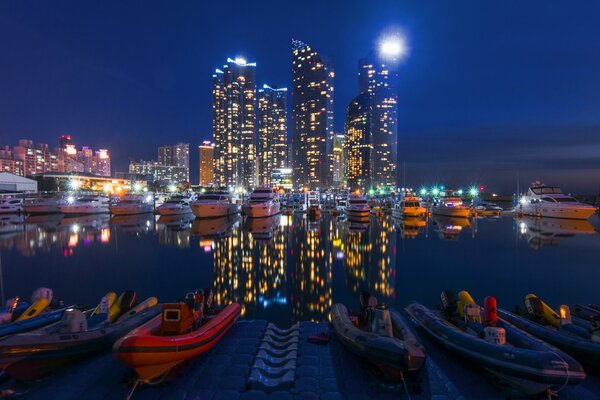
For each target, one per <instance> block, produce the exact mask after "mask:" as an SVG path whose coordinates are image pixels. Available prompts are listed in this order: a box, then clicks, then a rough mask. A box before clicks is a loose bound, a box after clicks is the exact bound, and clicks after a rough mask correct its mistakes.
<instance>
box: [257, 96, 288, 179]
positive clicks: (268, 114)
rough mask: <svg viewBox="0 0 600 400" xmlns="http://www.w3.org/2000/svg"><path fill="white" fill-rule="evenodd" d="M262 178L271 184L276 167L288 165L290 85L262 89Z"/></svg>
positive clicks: (259, 177) (260, 170)
mask: <svg viewBox="0 0 600 400" xmlns="http://www.w3.org/2000/svg"><path fill="white" fill-rule="evenodd" d="M257 147H258V155H257V161H258V182H259V183H260V184H263V185H270V184H271V175H272V173H273V171H274V170H275V169H281V168H287V147H288V145H287V88H280V89H277V88H272V87H270V86H268V85H264V86H263V88H262V89H259V90H258V146H257Z"/></svg>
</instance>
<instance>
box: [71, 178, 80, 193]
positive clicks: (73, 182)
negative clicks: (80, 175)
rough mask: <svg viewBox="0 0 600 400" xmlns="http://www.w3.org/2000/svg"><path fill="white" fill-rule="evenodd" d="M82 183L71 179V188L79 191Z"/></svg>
mask: <svg viewBox="0 0 600 400" xmlns="http://www.w3.org/2000/svg"><path fill="white" fill-rule="evenodd" d="M79 186H81V185H80V183H79V181H78V180H77V179H71V180H70V181H69V187H70V188H71V190H77V189H79Z"/></svg>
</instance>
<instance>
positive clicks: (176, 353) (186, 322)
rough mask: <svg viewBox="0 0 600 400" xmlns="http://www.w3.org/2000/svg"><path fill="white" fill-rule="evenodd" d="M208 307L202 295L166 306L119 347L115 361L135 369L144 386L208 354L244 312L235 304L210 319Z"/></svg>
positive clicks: (116, 350)
mask: <svg viewBox="0 0 600 400" xmlns="http://www.w3.org/2000/svg"><path fill="white" fill-rule="evenodd" d="M207 297H208V295H207ZM210 297H212V296H210ZM208 306H209V305H207V302H205V299H204V293H203V292H202V291H198V292H196V293H195V294H188V296H187V298H186V301H185V302H180V303H172V304H163V309H162V313H161V314H160V315H158V316H156V317H155V318H154V319H152V320H150V321H148V322H147V323H146V324H144V325H142V326H140V327H139V328H136V329H134V330H132V331H131V332H129V333H128V334H127V335H125V336H124V337H123V338H121V339H120V340H119V341H117V342H116V343H115V345H114V346H113V355H114V357H115V358H116V359H117V360H119V361H121V362H122V363H124V364H126V365H128V366H130V367H131V368H133V369H134V370H135V372H136V373H137V375H138V377H139V380H140V381H141V382H142V383H148V382H151V381H152V380H153V379H155V378H158V377H160V376H161V375H163V374H165V373H167V372H168V371H169V370H170V369H171V368H173V367H174V366H176V365H178V364H180V363H182V362H184V361H186V360H188V359H190V358H192V357H195V356H197V355H200V354H203V353H205V352H206V351H207V350H209V349H210V348H211V347H213V346H214V345H215V344H216V343H217V342H218V341H219V340H220V339H221V338H222V337H223V335H225V333H227V331H228V330H229V329H230V328H231V326H232V325H233V324H234V322H235V321H236V320H237V319H238V318H239V316H240V312H241V309H242V308H241V306H240V305H239V304H238V303H232V304H230V305H228V306H227V307H225V308H224V309H222V310H221V311H219V312H218V313H216V314H214V315H210V316H206V315H204V314H205V312H204V311H205V310H204V308H205V307H208Z"/></svg>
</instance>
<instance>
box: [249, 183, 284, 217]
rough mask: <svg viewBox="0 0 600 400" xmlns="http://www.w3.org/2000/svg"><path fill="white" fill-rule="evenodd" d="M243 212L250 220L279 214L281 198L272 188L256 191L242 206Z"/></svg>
mask: <svg viewBox="0 0 600 400" xmlns="http://www.w3.org/2000/svg"><path fill="white" fill-rule="evenodd" d="M242 211H243V212H244V214H246V215H247V216H248V217H250V218H265V217H270V216H273V215H276V214H279V198H278V196H277V195H276V194H275V192H274V191H273V189H272V188H269V187H261V188H257V189H254V191H253V192H252V194H250V198H249V199H248V200H247V201H246V203H244V205H243V206H242Z"/></svg>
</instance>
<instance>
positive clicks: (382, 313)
mask: <svg viewBox="0 0 600 400" xmlns="http://www.w3.org/2000/svg"><path fill="white" fill-rule="evenodd" d="M371 331H372V332H373V333H376V334H378V335H381V336H386V337H394V333H393V329H392V318H391V316H390V311H389V310H385V309H379V308H378V309H376V310H375V311H374V316H373V323H372V324H371Z"/></svg>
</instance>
